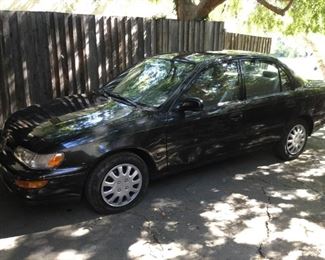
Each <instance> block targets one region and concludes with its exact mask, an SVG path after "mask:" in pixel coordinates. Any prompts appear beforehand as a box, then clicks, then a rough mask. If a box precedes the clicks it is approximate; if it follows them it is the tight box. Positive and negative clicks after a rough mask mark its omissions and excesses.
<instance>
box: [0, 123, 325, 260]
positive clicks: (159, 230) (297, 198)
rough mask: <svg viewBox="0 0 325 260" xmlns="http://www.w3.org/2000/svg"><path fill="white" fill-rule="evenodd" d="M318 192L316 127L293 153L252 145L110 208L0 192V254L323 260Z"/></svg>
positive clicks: (323, 133) (323, 183) (324, 215)
mask: <svg viewBox="0 0 325 260" xmlns="http://www.w3.org/2000/svg"><path fill="white" fill-rule="evenodd" d="M324 192H325V129H322V130H320V131H318V132H317V133H315V134H314V136H313V137H312V138H311V139H310V140H309V144H308V146H307V149H306V151H305V153H304V154H303V155H302V156H301V157H300V158H299V159H298V160H295V161H291V162H285V163H284V162H280V161H278V160H277V159H276V158H274V156H273V155H272V153H271V152H270V151H260V152H257V153H252V154H247V155H244V156H241V157H238V158H235V159H230V160H227V161H224V162H219V163H217V164H216V165H213V166H209V167H204V168H201V169H197V170H193V171H190V172H186V173H182V174H179V175H177V176H170V177H168V178H165V179H162V180H159V181H157V182H154V183H152V184H151V186H150V189H149V193H148V195H147V196H146V198H145V200H144V201H143V202H142V203H141V204H140V205H138V206H137V207H136V208H134V209H131V210H129V211H128V212H125V213H122V214H118V215H111V216H99V215H97V214H96V213H93V212H92V211H91V210H89V209H88V208H87V207H86V206H85V204H84V203H80V202H79V201H76V202H69V203H64V204H51V205H42V206H32V207H31V206H26V205H25V204H23V203H21V202H20V201H19V200H17V199H16V198H14V197H13V196H12V195H10V194H8V193H7V192H5V191H4V190H3V189H0V207H1V210H0V212H1V215H0V223H1V224H0V258H1V259H22V258H27V259H38V258H46V259H53V258H54V259H55V258H56V259H71V258H74V259H88V258H92V259H94V258H95V259H96V258H97V259H103V258H106V259H152V258H161V259H172V258H177V259H197V258H207V259H209V258H211V259H260V258H269V259H271V258H273V259H307V258H308V259H322V258H325V240H324V237H325V221H324V219H325V201H324Z"/></svg>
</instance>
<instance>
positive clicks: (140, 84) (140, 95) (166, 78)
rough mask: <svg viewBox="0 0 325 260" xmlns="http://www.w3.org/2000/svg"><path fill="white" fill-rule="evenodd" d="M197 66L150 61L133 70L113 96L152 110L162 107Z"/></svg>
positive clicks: (115, 88) (165, 61)
mask: <svg viewBox="0 0 325 260" xmlns="http://www.w3.org/2000/svg"><path fill="white" fill-rule="evenodd" d="M194 67H195V64H193V63H189V62H185V61H181V60H176V59H174V60H168V59H160V58H151V59H148V60H145V61H144V62H142V63H140V64H138V65H137V66H135V67H134V68H132V69H131V70H130V71H129V72H128V73H127V74H126V75H125V76H124V78H123V79H122V80H121V81H120V82H119V83H118V84H117V85H116V87H114V88H113V90H112V91H111V93H112V94H114V95H118V96H121V97H123V98H125V99H128V100H130V101H132V102H135V103H138V104H142V105H144V106H149V107H159V106H160V105H162V104H163V103H164V102H165V101H166V100H167V99H168V98H169V97H170V95H171V94H172V92H173V91H174V89H175V87H176V86H177V85H179V84H180V83H181V82H182V81H183V80H184V79H185V78H186V77H187V76H188V75H189V73H190V72H191V71H192V70H193V69H194Z"/></svg>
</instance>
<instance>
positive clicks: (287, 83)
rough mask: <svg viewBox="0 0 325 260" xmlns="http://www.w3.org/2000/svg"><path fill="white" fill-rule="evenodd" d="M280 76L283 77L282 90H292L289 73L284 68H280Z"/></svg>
mask: <svg viewBox="0 0 325 260" xmlns="http://www.w3.org/2000/svg"><path fill="white" fill-rule="evenodd" d="M280 77H281V85H282V91H287V90H290V79H289V76H288V74H287V73H286V72H285V70H284V69H283V68H280Z"/></svg>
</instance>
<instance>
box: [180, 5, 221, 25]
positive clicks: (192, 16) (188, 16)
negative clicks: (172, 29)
mask: <svg viewBox="0 0 325 260" xmlns="http://www.w3.org/2000/svg"><path fill="white" fill-rule="evenodd" d="M225 1H226V0H201V1H200V2H199V4H198V5H196V4H195V3H193V0H174V2H175V7H176V13H177V18H178V19H179V20H199V21H201V20H204V19H207V18H208V16H209V13H210V12H211V11H212V10H213V9H214V8H216V7H217V6H218V5H221V4H222V3H224V2H225Z"/></svg>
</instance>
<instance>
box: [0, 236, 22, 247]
mask: <svg viewBox="0 0 325 260" xmlns="http://www.w3.org/2000/svg"><path fill="white" fill-rule="evenodd" d="M18 239H19V237H8V238H3V239H0V250H10V249H13V248H15V247H17V241H18Z"/></svg>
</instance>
